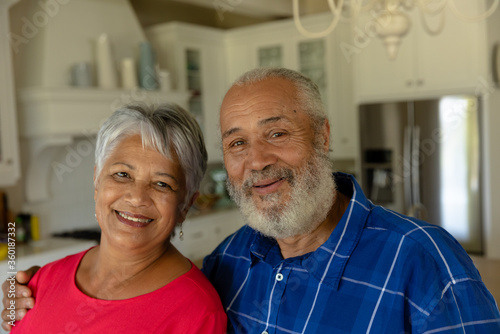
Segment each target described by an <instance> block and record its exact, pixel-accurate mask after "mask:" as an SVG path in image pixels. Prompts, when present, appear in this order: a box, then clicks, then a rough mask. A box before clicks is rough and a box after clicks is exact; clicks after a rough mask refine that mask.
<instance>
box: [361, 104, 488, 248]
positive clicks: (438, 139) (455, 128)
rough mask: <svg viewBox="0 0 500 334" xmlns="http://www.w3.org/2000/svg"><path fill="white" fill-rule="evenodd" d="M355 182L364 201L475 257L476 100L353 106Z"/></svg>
mask: <svg viewBox="0 0 500 334" xmlns="http://www.w3.org/2000/svg"><path fill="white" fill-rule="evenodd" d="M359 116H360V117H359V120H360V134H361V138H360V144H361V173H362V175H361V180H362V184H363V188H364V190H365V192H366V193H367V196H368V198H370V199H371V200H372V202H374V203H375V204H380V205H383V206H385V207H387V208H389V209H392V210H395V211H397V212H400V213H403V214H406V215H410V216H414V217H417V218H420V219H423V220H426V221H428V222H430V223H433V224H437V225H440V226H442V227H444V228H445V229H446V230H448V232H450V233H451V234H452V235H453V236H454V237H455V238H456V239H457V240H458V241H459V242H460V243H461V244H462V246H463V247H464V248H465V249H466V250H467V251H468V252H470V253H478V254H480V253H482V251H483V247H482V222H481V168H480V167H481V166H480V157H481V138H480V128H479V127H480V119H479V118H480V116H481V115H480V100H479V99H478V98H477V97H476V96H442V97H440V98H438V99H434V100H418V101H401V102H388V103H378V104H365V105H360V106H359Z"/></svg>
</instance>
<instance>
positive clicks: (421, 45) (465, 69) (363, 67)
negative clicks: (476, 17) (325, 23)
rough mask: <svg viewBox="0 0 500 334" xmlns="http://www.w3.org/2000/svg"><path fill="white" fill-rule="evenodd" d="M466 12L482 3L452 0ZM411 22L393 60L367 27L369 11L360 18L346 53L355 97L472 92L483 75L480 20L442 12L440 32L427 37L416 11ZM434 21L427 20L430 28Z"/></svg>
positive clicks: (369, 98)
mask: <svg viewBox="0 0 500 334" xmlns="http://www.w3.org/2000/svg"><path fill="white" fill-rule="evenodd" d="M455 3H456V4H457V6H458V7H459V8H460V9H461V10H462V11H463V12H464V13H467V14H469V15H471V14H472V13H480V12H482V11H483V10H484V6H483V5H484V4H483V3H482V1H466V0H456V1H455ZM407 14H408V15H409V17H410V19H411V21H412V26H411V28H410V31H409V33H408V34H407V35H406V36H404V37H403V38H402V42H401V44H400V47H399V52H398V55H397V58H396V59H395V60H390V59H389V57H388V55H387V51H386V48H385V45H383V42H382V40H380V39H379V38H378V37H377V36H375V33H374V32H373V31H372V30H370V28H371V27H373V25H374V23H375V19H374V18H373V16H372V14H371V13H365V14H363V15H361V16H360V17H359V21H358V22H357V26H356V28H354V29H353V31H354V35H353V39H352V41H351V44H350V45H349V46H348V47H349V50H350V51H349V52H350V53H351V55H352V58H353V59H354V60H355V76H356V77H355V95H356V100H357V101H358V102H371V101H380V100H386V99H397V98H418V97H424V96H428V95H436V94H444V93H457V92H475V91H476V88H477V86H478V84H479V83H480V82H481V81H480V80H481V78H483V79H485V78H486V76H487V68H486V66H485V64H486V63H487V62H486V59H487V57H486V54H485V51H486V32H485V27H486V26H485V22H484V21H481V22H477V23H468V22H464V21H461V20H459V19H458V18H457V17H456V16H455V15H454V14H453V13H452V12H451V10H450V8H449V7H447V8H446V11H445V26H444V30H443V31H442V32H441V33H440V34H438V35H436V36H431V35H429V34H428V33H427V32H426V31H425V29H424V27H423V26H422V22H421V17H420V12H419V9H418V8H414V9H413V10H412V11H411V12H409V13H407ZM437 23H438V22H437V21H436V20H435V19H434V20H431V21H430V25H431V26H432V27H435V26H437Z"/></svg>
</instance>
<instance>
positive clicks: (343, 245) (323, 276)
mask: <svg viewBox="0 0 500 334" xmlns="http://www.w3.org/2000/svg"><path fill="white" fill-rule="evenodd" d="M333 177H334V178H335V182H336V184H337V190H338V191H339V192H341V193H343V194H344V195H346V196H348V197H350V198H351V200H350V202H349V206H348V207H347V209H346V211H345V212H344V214H343V216H342V218H341V220H340V221H339V223H338V224H337V226H336V227H335V229H334V230H333V232H332V234H331V235H330V237H329V238H328V240H327V241H326V242H325V243H324V244H323V245H322V246H321V247H319V248H318V249H317V250H316V251H314V252H312V253H308V254H305V255H302V256H298V257H294V258H289V259H286V260H283V257H282V256H281V252H280V249H279V246H278V243H277V242H276V240H275V239H273V238H268V237H265V236H263V235H262V234H260V233H259V232H257V231H254V233H255V234H256V237H255V239H254V242H253V244H252V246H251V247H250V253H251V257H253V258H254V260H255V259H260V260H261V261H263V262H266V263H268V264H270V265H271V266H272V267H276V266H278V265H279V264H280V263H281V262H283V261H285V262H287V263H290V264H291V265H297V266H301V267H303V268H304V269H306V270H307V271H308V272H309V273H310V274H311V275H312V276H313V277H315V278H316V279H318V281H323V283H326V284H329V285H331V286H332V287H334V288H335V289H337V288H338V284H339V282H340V278H341V277H342V274H343V272H344V269H345V266H346V264H347V262H348V261H349V257H350V256H351V253H352V252H353V250H354V248H355V247H356V245H357V244H358V242H359V239H360V237H361V234H362V231H363V229H364V226H365V223H366V220H367V217H368V213H369V208H370V207H371V206H372V204H371V203H370V202H369V200H368V199H367V198H366V196H365V195H364V194H363V191H362V190H361V187H360V186H359V184H358V182H357V181H356V179H355V178H354V177H353V176H352V175H348V174H344V173H334V174H333Z"/></svg>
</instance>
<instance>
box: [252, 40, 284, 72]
mask: <svg viewBox="0 0 500 334" xmlns="http://www.w3.org/2000/svg"><path fill="white" fill-rule="evenodd" d="M258 57H259V66H260V67H283V48H282V47H281V45H275V46H266V47H261V48H259V49H258Z"/></svg>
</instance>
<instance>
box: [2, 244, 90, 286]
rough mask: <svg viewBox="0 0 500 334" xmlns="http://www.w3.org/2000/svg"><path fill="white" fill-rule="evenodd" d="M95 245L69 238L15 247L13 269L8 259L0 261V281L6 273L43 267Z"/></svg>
mask: <svg viewBox="0 0 500 334" xmlns="http://www.w3.org/2000/svg"><path fill="white" fill-rule="evenodd" d="M95 245H96V242H95V241H89V240H76V239H70V238H47V239H43V240H38V241H31V242H29V243H27V244H21V245H16V247H15V267H14V268H12V267H10V266H9V265H8V259H4V260H2V261H0V281H2V282H3V280H4V279H5V277H7V274H8V273H12V272H16V271H18V270H24V269H28V268H29V267H31V266H33V265H38V266H43V265H45V264H47V263H49V262H52V261H55V260H58V259H61V258H63V257H65V256H67V255H70V254H75V253H78V252H81V251H83V250H86V249H88V248H90V247H92V246H95Z"/></svg>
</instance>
